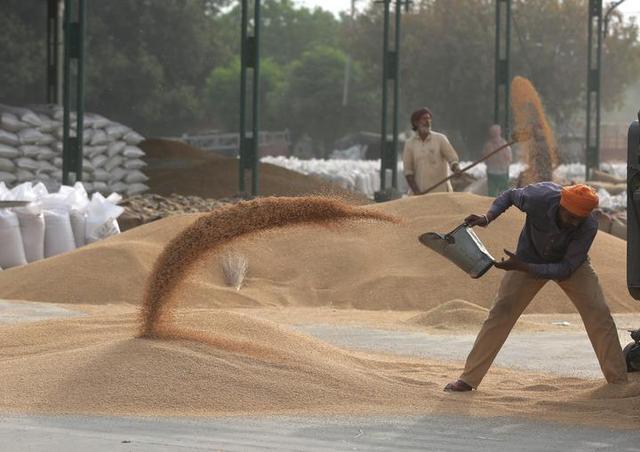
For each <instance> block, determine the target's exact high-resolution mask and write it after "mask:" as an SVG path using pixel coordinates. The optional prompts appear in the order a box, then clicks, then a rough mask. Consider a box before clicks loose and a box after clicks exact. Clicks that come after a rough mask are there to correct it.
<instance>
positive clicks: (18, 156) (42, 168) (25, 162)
mask: <svg viewBox="0 0 640 452" xmlns="http://www.w3.org/2000/svg"><path fill="white" fill-rule="evenodd" d="M62 119H63V110H62V108H61V107H60V106H58V105H35V106H31V107H30V108H17V107H10V106H6V105H1V104H0V182H4V183H5V184H6V185H7V186H9V187H13V186H15V185H17V184H20V183H23V182H34V183H36V182H42V183H44V184H45V186H46V187H47V189H48V190H49V191H56V190H58V188H59V187H60V186H61V184H62V138H63V128H62ZM70 120H71V123H70V128H71V129H70V134H71V136H72V137H75V136H76V125H77V122H76V114H75V113H73V112H72V113H71V114H70ZM83 124H84V127H83V161H82V180H83V181H84V182H85V184H84V185H85V189H86V190H87V191H88V192H89V193H93V192H100V193H103V194H107V193H113V192H115V193H121V194H125V195H128V196H132V195H135V194H138V193H143V192H145V191H147V190H148V189H149V187H148V186H147V185H145V182H146V181H147V180H148V177H147V176H145V174H144V173H143V172H142V169H143V168H144V167H145V166H146V163H145V162H144V161H143V160H142V157H144V151H142V150H141V149H140V148H139V147H137V145H138V144H139V143H140V142H141V141H142V140H143V139H144V137H142V136H141V135H140V134H138V133H136V132H134V131H133V130H131V129H130V128H129V127H127V126H124V125H122V124H119V123H117V122H113V121H110V120H108V119H106V118H104V117H102V116H100V115H96V114H92V113H87V114H85V115H84V119H83Z"/></svg>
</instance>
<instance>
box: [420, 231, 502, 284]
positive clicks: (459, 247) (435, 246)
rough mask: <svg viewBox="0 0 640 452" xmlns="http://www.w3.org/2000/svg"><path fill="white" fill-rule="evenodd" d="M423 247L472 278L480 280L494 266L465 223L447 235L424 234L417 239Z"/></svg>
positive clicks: (478, 240) (489, 256)
mask: <svg viewBox="0 0 640 452" xmlns="http://www.w3.org/2000/svg"><path fill="white" fill-rule="evenodd" d="M418 240H419V241H420V243H422V244H423V245H425V246H427V247H429V248H431V249H432V250H433V251H435V252H436V253H438V254H441V255H442V256H444V257H446V258H447V259H449V260H450V261H451V262H453V263H454V264H455V265H457V266H458V267H459V268H460V269H462V270H463V271H465V272H466V273H468V274H469V275H470V276H471V277H472V278H480V277H481V276H482V275H484V274H485V273H486V272H487V271H488V270H489V269H490V268H491V266H492V265H493V264H494V262H495V259H494V258H493V257H492V256H491V254H489V252H488V251H487V249H486V248H485V246H484V245H483V243H482V242H481V241H480V239H479V238H478V236H477V235H476V234H475V232H473V230H472V229H471V228H469V227H468V226H467V224H466V223H462V224H461V225H460V226H458V227H456V228H455V229H454V230H453V231H451V232H449V233H447V234H444V235H442V234H438V233H437V232H426V233H424V234H422V235H421V236H420V237H418Z"/></svg>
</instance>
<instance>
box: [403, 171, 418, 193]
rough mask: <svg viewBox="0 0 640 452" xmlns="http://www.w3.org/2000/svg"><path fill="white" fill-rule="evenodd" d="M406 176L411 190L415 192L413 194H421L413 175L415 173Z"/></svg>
mask: <svg viewBox="0 0 640 452" xmlns="http://www.w3.org/2000/svg"><path fill="white" fill-rule="evenodd" d="M405 177H406V179H407V184H409V188H411V191H412V192H413V194H414V195H419V194H420V189H418V185H417V184H416V178H415V177H414V176H413V174H409V175H407V176H405Z"/></svg>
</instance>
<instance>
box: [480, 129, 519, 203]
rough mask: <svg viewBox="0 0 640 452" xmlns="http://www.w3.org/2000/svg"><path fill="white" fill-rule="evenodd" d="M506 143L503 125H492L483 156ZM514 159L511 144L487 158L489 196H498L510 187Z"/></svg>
mask: <svg viewBox="0 0 640 452" xmlns="http://www.w3.org/2000/svg"><path fill="white" fill-rule="evenodd" d="M505 144H507V141H506V140H505V139H504V138H502V129H501V127H500V126H499V125H498V124H494V125H492V126H491V127H489V137H488V140H487V142H486V143H485V145H484V148H483V149H482V156H483V157H486V156H487V155H489V154H490V153H491V152H493V151H495V150H496V149H498V148H499V147H500V146H504V145H505ZM512 160H513V154H512V152H511V146H507V147H506V148H504V149H503V150H501V151H500V152H496V153H495V154H493V155H492V156H491V157H489V159H487V161H486V165H487V192H488V195H489V196H493V197H496V196H498V195H499V194H500V193H502V192H503V191H505V190H506V189H507V188H509V165H511V161H512Z"/></svg>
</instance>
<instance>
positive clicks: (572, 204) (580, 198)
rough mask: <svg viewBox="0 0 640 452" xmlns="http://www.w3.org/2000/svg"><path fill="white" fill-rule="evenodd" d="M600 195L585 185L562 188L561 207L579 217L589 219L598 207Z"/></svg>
mask: <svg viewBox="0 0 640 452" xmlns="http://www.w3.org/2000/svg"><path fill="white" fill-rule="evenodd" d="M598 201H599V200H598V195H597V194H596V192H595V191H594V190H593V189H592V188H591V187H589V186H587V185H584V184H577V185H570V186H568V187H562V193H561V196H560V205H561V206H562V207H564V208H565V209H567V210H568V211H569V212H571V213H572V214H573V215H576V216H578V217H588V216H589V214H590V213H591V211H592V210H593V209H595V208H596V207H598Z"/></svg>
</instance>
